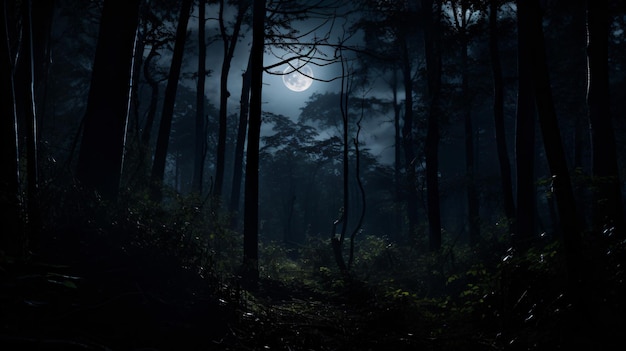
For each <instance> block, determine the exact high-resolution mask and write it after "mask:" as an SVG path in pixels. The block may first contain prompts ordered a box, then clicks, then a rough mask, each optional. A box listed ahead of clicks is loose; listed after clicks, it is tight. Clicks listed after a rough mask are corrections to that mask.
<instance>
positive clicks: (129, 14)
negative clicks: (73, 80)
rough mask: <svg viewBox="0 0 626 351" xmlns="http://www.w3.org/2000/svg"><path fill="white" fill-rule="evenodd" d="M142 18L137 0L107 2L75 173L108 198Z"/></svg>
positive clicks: (114, 187)
mask: <svg viewBox="0 0 626 351" xmlns="http://www.w3.org/2000/svg"><path fill="white" fill-rule="evenodd" d="M138 17H139V0H132V1H126V2H119V1H113V0H107V1H105V3H104V9H103V11H102V17H101V23H100V34H99V36H98V45H97V47H96V56H95V60H94V65H93V73H92V78H91V87H90V89H89V97H88V101H87V111H86V113H85V120H84V121H85V124H84V130H83V137H82V143H81V147H80V153H79V156H78V164H77V170H76V176H77V178H78V179H79V180H80V181H81V182H82V183H83V184H84V185H85V186H87V187H88V188H93V189H94V190H96V191H98V192H99V193H100V194H101V195H102V196H103V197H104V198H106V199H109V200H113V199H115V198H116V197H117V194H118V190H119V182H120V172H121V169H122V159H123V153H124V133H125V128H126V120H127V118H128V102H129V101H128V92H129V91H128V89H129V85H130V84H129V83H130V81H131V79H132V72H131V71H132V61H133V49H134V43H135V33H136V30H137V22H138Z"/></svg>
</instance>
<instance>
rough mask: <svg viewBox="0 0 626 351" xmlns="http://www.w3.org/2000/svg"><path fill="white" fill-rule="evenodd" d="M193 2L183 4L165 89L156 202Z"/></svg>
mask: <svg viewBox="0 0 626 351" xmlns="http://www.w3.org/2000/svg"><path fill="white" fill-rule="evenodd" d="M192 4H193V0H184V1H183V2H182V6H181V10H180V16H179V19H178V26H177V27H176V41H175V43H174V53H173V55H172V62H171V65H170V72H169V76H168V79H167V86H166V87H165V96H164V97H163V112H162V113H161V123H160V125H159V134H158V136H157V143H156V150H155V152H154V161H153V162H154V163H153V164H152V175H151V179H150V186H151V187H152V189H151V197H152V199H153V200H154V201H161V199H162V196H163V193H162V191H163V189H162V187H163V178H164V175H165V161H166V159H167V148H168V145H169V138H170V131H171V129H172V119H173V118H174V104H175V102H176V90H177V89H178V79H179V76H180V69H181V65H182V62H183V53H184V49H185V41H186V37H187V23H188V22H189V15H190V13H191V5H192Z"/></svg>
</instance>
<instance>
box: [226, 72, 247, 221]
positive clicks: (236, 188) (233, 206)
mask: <svg viewBox="0 0 626 351" xmlns="http://www.w3.org/2000/svg"><path fill="white" fill-rule="evenodd" d="M250 65H251V62H250V60H248V66H247V68H246V71H245V72H244V74H243V75H242V78H241V80H242V84H241V100H240V101H239V126H238V128H237V143H236V145H235V159H234V165H233V184H232V187H231V189H230V213H231V214H233V223H232V226H233V228H234V227H235V226H236V223H237V215H236V212H238V211H239V197H240V195H241V178H242V175H243V151H244V146H245V143H246V129H247V126H248V107H249V103H250V78H251V73H252V71H251V69H250Z"/></svg>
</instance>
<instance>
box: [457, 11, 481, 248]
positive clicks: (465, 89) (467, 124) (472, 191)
mask: <svg viewBox="0 0 626 351" xmlns="http://www.w3.org/2000/svg"><path fill="white" fill-rule="evenodd" d="M464 4H465V2H463V5H462V6H463V7H462V12H463V18H462V25H461V30H463V31H464V32H462V34H461V65H462V68H461V70H462V73H461V76H462V77H461V90H462V94H463V114H464V118H463V120H464V129H465V178H466V182H467V185H466V186H467V212H468V227H469V242H470V245H477V244H478V242H479V241H480V208H479V207H480V203H479V201H478V193H477V190H476V179H475V176H474V174H475V168H476V167H475V164H474V163H475V162H474V153H475V147H474V127H473V125H472V122H473V121H472V98H471V96H470V91H469V89H470V86H469V57H468V53H467V51H468V40H469V38H468V35H467V33H466V32H465V31H466V28H467V23H466V17H465V10H466V9H465V7H464Z"/></svg>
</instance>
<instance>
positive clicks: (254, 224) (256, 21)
mask: <svg viewBox="0 0 626 351" xmlns="http://www.w3.org/2000/svg"><path fill="white" fill-rule="evenodd" d="M252 8H253V11H252V12H253V14H252V48H251V50H250V61H251V66H250V69H251V77H250V121H249V128H248V150H247V153H246V185H245V204H244V226H243V273H244V282H245V283H246V284H249V285H250V286H256V285H257V282H258V279H259V189H258V186H259V142H260V134H261V114H262V92H263V89H262V88H263V52H264V46H265V0H256V1H255V2H254V5H253V7H252Z"/></svg>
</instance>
